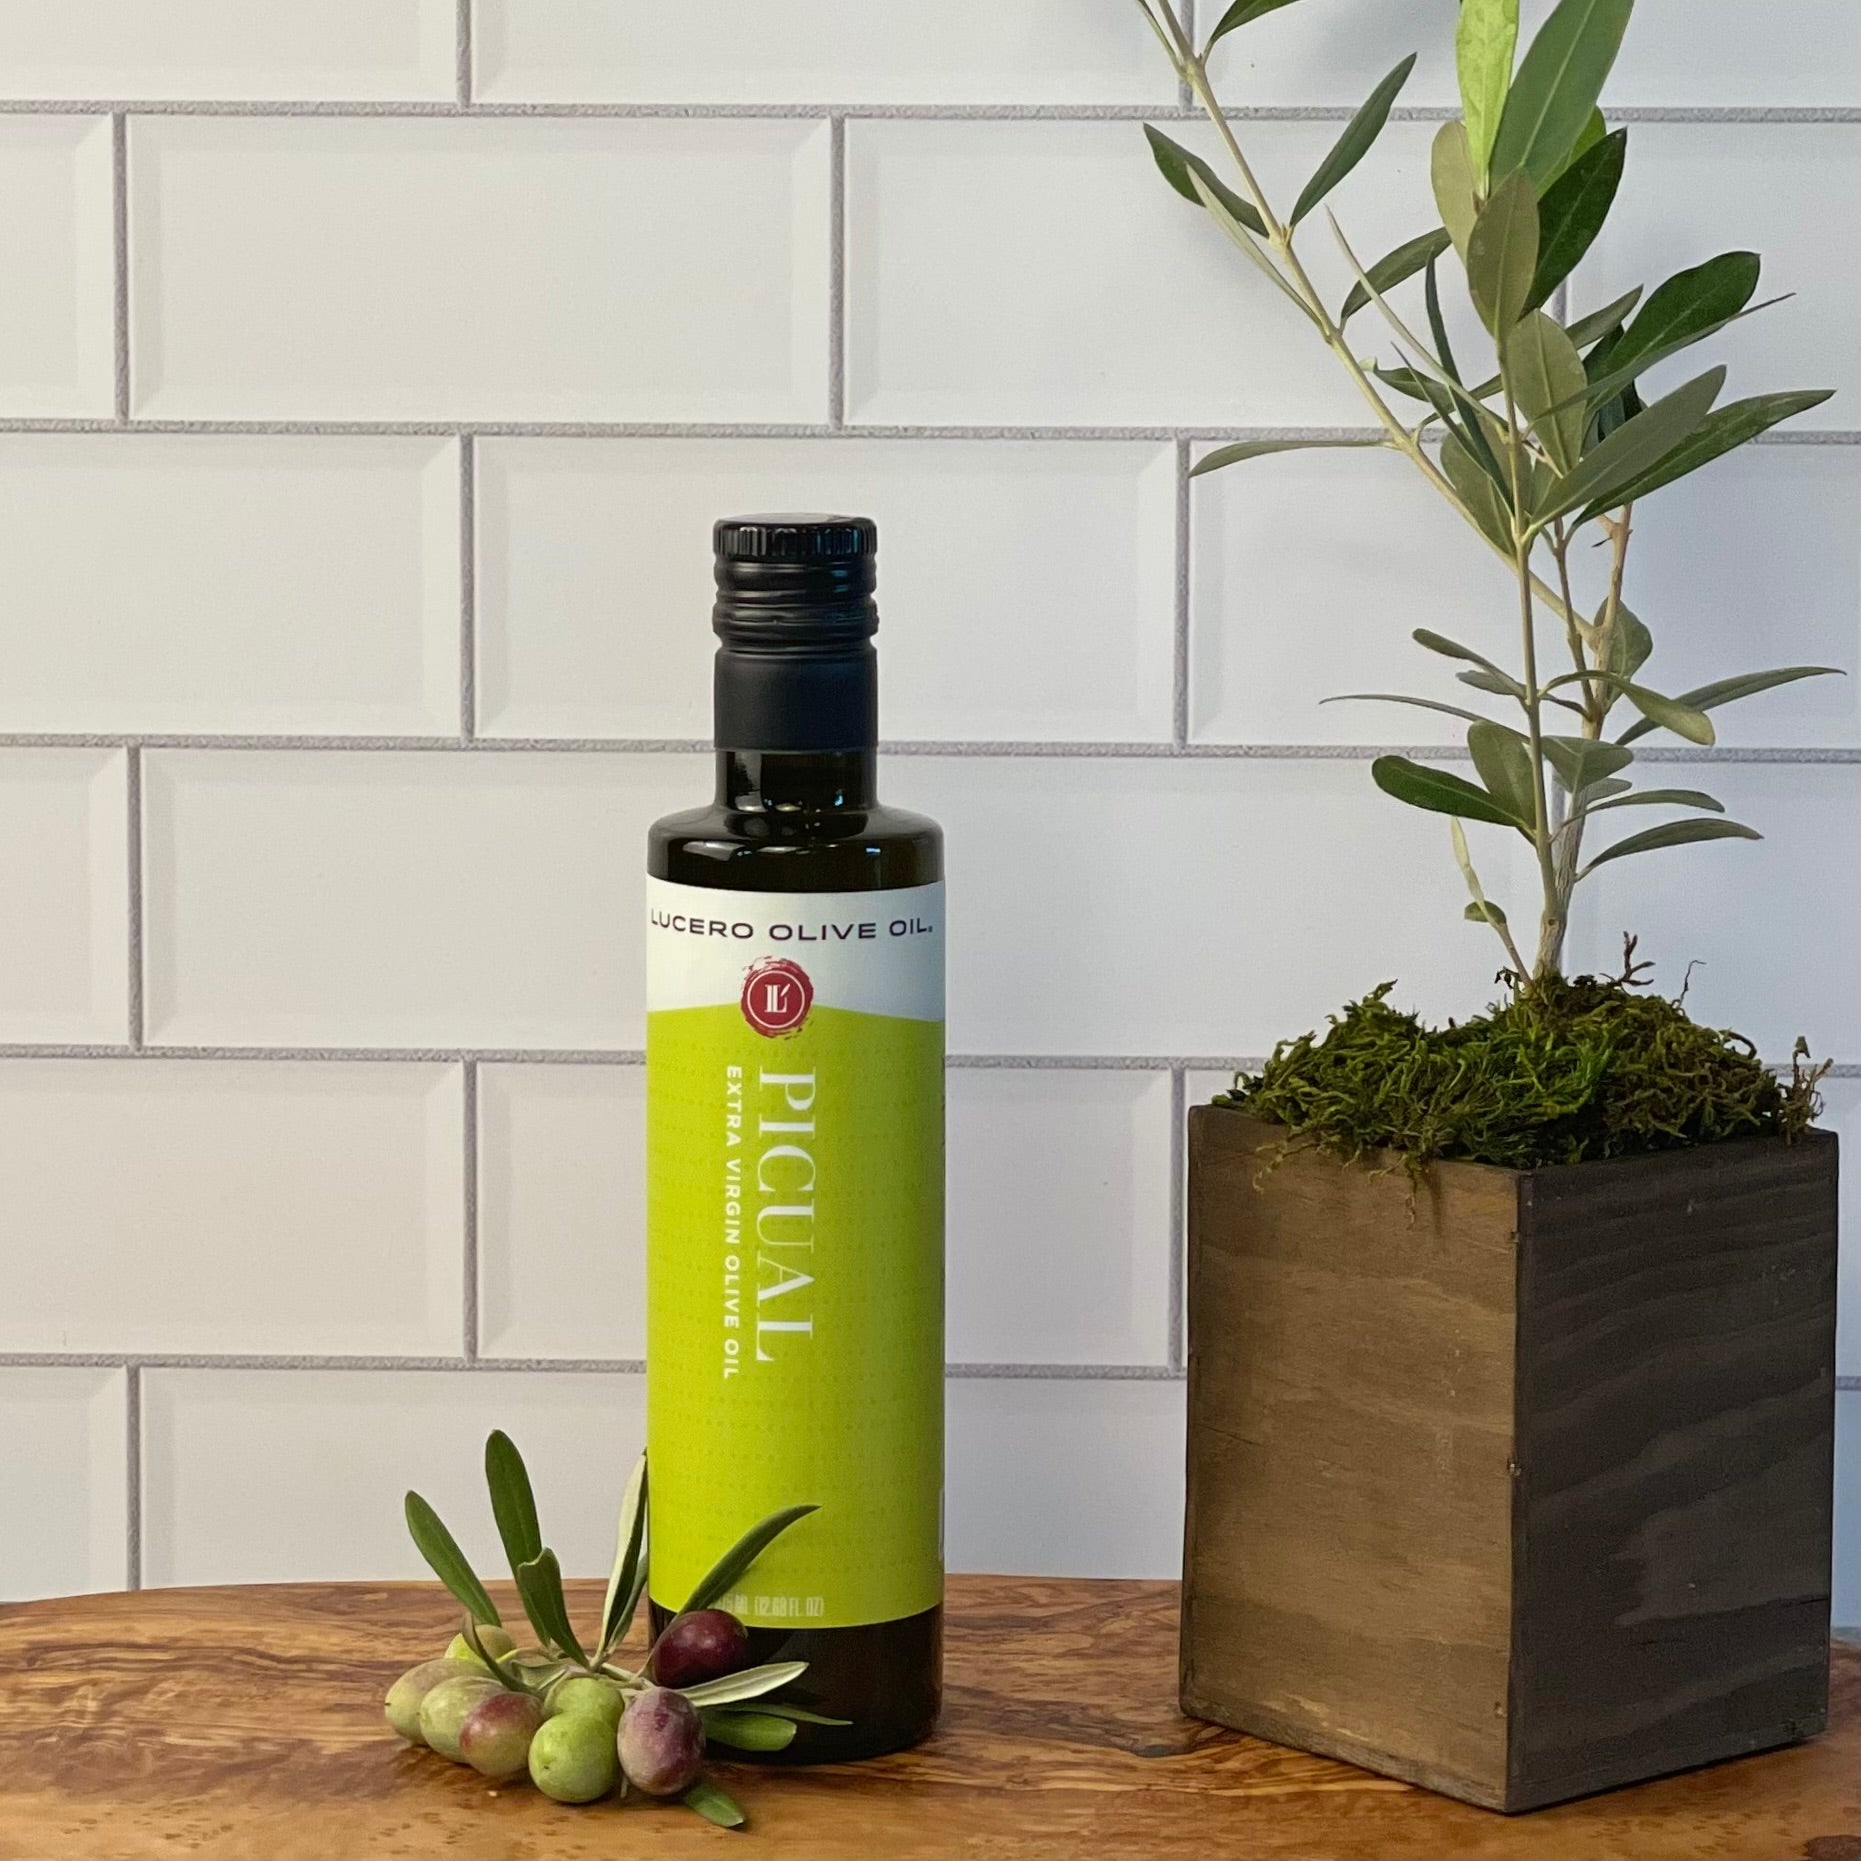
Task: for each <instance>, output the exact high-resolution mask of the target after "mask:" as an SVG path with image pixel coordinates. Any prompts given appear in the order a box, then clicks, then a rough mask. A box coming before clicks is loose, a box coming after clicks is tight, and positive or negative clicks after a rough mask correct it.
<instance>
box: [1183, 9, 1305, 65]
mask: <svg viewBox="0 0 1861 1861" xmlns="http://www.w3.org/2000/svg"><path fill="white" fill-rule="evenodd" d="M1291 4H1292V0H1234V4H1233V5H1232V6H1231V7H1229V8H1228V10H1227V11H1226V12H1225V13H1224V14H1222V16H1221V18H1220V19H1219V20H1217V21H1216V22H1215V30H1214V31H1213V32H1211V33H1210V34H1209V35H1208V44H1207V45H1205V46H1203V48H1202V54H1203V56H1204V57H1206V56H1207V55H1208V53H1209V52H1210V50H1212V49H1213V47H1214V45H1215V43H1216V41H1217V40H1220V39H1225V38H1226V37H1227V36H1228V34H1229V33H1231V32H1233V31H1234V30H1235V29H1236V28H1237V27H1241V26H1248V25H1252V23H1253V22H1254V21H1255V20H1257V19H1259V18H1261V17H1262V16H1263V15H1265V14H1267V13H1277V12H1278V11H1279V9H1280V8H1281V7H1283V6H1291Z"/></svg>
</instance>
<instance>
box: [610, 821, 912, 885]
mask: <svg viewBox="0 0 1861 1861" xmlns="http://www.w3.org/2000/svg"><path fill="white" fill-rule="evenodd" d="M646 866H647V871H648V872H649V873H650V874H651V875H652V876H653V877H654V878H657V879H668V880H671V881H672V882H673V883H675V884H680V885H702V886H709V887H713V888H715V889H717V890H721V891H742V892H859V891H891V890H896V889H898V888H900V887H903V886H910V885H929V884H931V883H932V882H933V881H935V880H937V879H941V878H942V877H943V829H942V828H941V827H939V826H938V825H937V823H936V822H935V821H933V820H931V819H929V818H928V817H927V816H925V815H922V814H913V813H911V812H909V811H908V810H906V809H904V808H891V807H885V806H883V805H874V806H872V807H870V808H849V809H845V810H836V811H834V812H831V813H812V812H799V811H796V812H791V811H789V810H786V809H776V810H768V811H764V810H747V811H746V810H740V809H735V808H729V807H724V806H721V805H719V804H717V803H715V802H713V803H711V804H709V805H707V806H704V807H698V808H686V809H683V810H681V811H680V812H679V813H677V814H668V815H666V816H665V817H664V818H663V819H661V820H658V821H655V822H654V823H653V825H652V827H651V829H650V830H649V831H648V834H647V843H646Z"/></svg>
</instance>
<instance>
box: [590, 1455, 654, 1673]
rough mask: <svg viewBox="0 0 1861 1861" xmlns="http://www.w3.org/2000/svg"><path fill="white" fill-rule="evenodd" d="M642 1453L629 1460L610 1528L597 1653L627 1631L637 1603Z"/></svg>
mask: <svg viewBox="0 0 1861 1861" xmlns="http://www.w3.org/2000/svg"><path fill="white" fill-rule="evenodd" d="M646 1518H647V1491H646V1456H645V1455H644V1454H642V1455H641V1456H640V1458H639V1459H638V1460H636V1461H635V1462H634V1463H633V1473H632V1476H631V1477H630V1478H629V1479H628V1481H627V1490H626V1491H625V1492H624V1493H623V1494H622V1495H621V1498H620V1521H619V1523H618V1524H617V1525H616V1526H615V1528H614V1540H615V1542H614V1568H613V1570H612V1572H611V1573H610V1574H609V1576H608V1580H607V1594H606V1595H605V1596H604V1597H603V1598H602V1599H601V1654H602V1656H603V1657H604V1658H605V1656H606V1654H607V1651H608V1649H609V1648H611V1647H612V1646H613V1645H614V1643H615V1642H617V1641H618V1640H619V1639H620V1638H621V1636H622V1635H624V1634H625V1633H626V1632H627V1625H628V1623H630V1622H631V1621H632V1620H633V1612H634V1610H635V1609H637V1608H638V1607H639V1604H640V1589H641V1587H642V1586H643V1582H644V1578H645V1575H646Z"/></svg>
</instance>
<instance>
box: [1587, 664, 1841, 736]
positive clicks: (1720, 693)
mask: <svg viewBox="0 0 1861 1861" xmlns="http://www.w3.org/2000/svg"><path fill="white" fill-rule="evenodd" d="M1842 676H1843V675H1842V673H1841V672H1840V671H1839V670H1838V668H1836V667H1835V666H1783V667H1781V668H1779V669H1778V670H1777V671H1774V672H1746V673H1743V674H1741V675H1740V676H1738V677H1736V678H1722V679H1715V680H1714V681H1713V683H1712V684H1710V685H1698V686H1695V687H1694V689H1693V690H1692V691H1683V692H1682V693H1681V694H1680V696H1679V697H1678V698H1676V699H1675V700H1674V702H1675V703H1676V704H1682V705H1685V706H1686V707H1687V708H1688V709H1689V710H1693V711H1716V710H1717V709H1718V708H1719V707H1720V705H1722V704H1736V703H1737V702H1738V700H1739V699H1740V698H1751V697H1755V696H1756V695H1757V693H1759V692H1761V691H1774V690H1775V689H1776V688H1777V687H1778V686H1779V685H1791V684H1794V683H1795V682H1796V681H1797V680H1798V679H1800V678H1840V677H1842ZM1654 728H1655V725H1654V723H1653V722H1652V721H1651V720H1649V719H1648V718H1647V717H1645V716H1644V717H1643V719H1642V721H1641V722H1640V723H1637V724H1631V725H1630V726H1629V727H1628V729H1626V730H1625V731H1623V732H1622V734H1621V736H1620V737H1618V738H1617V739H1616V740H1617V742H1619V743H1633V742H1634V741H1635V740H1636V738H1637V737H1645V736H1646V735H1647V734H1648V732H1649V731H1650V730H1652V729H1654Z"/></svg>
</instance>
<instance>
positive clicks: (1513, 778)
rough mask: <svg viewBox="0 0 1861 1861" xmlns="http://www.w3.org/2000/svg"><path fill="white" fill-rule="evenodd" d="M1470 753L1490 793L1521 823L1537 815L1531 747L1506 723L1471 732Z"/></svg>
mask: <svg viewBox="0 0 1861 1861" xmlns="http://www.w3.org/2000/svg"><path fill="white" fill-rule="evenodd" d="M1467 751H1468V754H1469V755H1471V756H1472V758H1473V766H1474V768H1475V769H1476V770H1477V771H1478V772H1479V777H1480V780H1481V781H1482V782H1483V783H1485V785H1486V792H1487V793H1488V794H1489V795H1491V796H1492V797H1493V799H1494V800H1495V801H1497V802H1498V803H1499V805H1500V806H1501V807H1502V808H1504V809H1505V811H1506V812H1507V813H1508V814H1510V815H1513V816H1515V817H1516V818H1517V819H1518V820H1520V821H1529V820H1532V819H1533V818H1534V817H1535V815H1536V812H1537V798H1536V797H1537V784H1536V781H1535V779H1534V776H1533V770H1534V768H1535V764H1534V763H1533V760H1532V753H1531V745H1530V744H1529V743H1528V742H1527V741H1526V740H1525V739H1524V738H1523V737H1522V736H1520V735H1519V733H1518V732H1517V731H1516V730H1509V729H1508V728H1507V727H1506V726H1505V725H1504V724H1491V723H1484V722H1482V723H1478V724H1475V725H1473V726H1472V727H1471V728H1470V729H1469V730H1468V732H1467Z"/></svg>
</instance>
